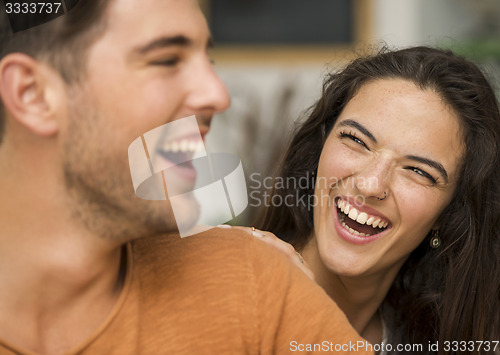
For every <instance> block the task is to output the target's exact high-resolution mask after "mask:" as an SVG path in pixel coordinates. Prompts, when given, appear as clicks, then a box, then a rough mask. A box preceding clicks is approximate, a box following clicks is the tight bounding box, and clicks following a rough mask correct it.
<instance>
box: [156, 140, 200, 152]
mask: <svg viewBox="0 0 500 355" xmlns="http://www.w3.org/2000/svg"><path fill="white" fill-rule="evenodd" d="M162 149H163V150H164V151H171V152H174V153H176V152H179V151H180V152H198V151H202V150H204V149H205V147H204V145H203V142H202V141H193V140H189V139H183V140H181V141H173V142H167V143H166V144H164V145H163V147H162Z"/></svg>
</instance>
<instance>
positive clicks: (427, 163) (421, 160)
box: [406, 155, 448, 182]
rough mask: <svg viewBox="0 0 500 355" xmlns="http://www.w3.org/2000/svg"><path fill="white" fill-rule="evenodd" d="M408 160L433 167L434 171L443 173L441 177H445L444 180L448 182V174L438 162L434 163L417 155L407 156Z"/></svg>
mask: <svg viewBox="0 0 500 355" xmlns="http://www.w3.org/2000/svg"><path fill="white" fill-rule="evenodd" d="M406 158H407V159H410V160H415V161H418V162H419V163H422V164H425V165H429V166H430V167H433V168H434V169H436V170H437V171H439V172H440V173H441V175H442V176H443V178H444V180H445V181H446V182H448V173H447V172H446V169H445V168H444V166H443V165H442V164H441V163H438V162H437V161H434V160H431V159H427V158H422V157H417V156H415V155H407V156H406Z"/></svg>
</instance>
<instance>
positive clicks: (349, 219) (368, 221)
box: [336, 198, 390, 237]
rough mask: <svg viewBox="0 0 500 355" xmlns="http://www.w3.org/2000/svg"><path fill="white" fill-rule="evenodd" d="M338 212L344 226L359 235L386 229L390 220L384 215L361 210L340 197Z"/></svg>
mask: <svg viewBox="0 0 500 355" xmlns="http://www.w3.org/2000/svg"><path fill="white" fill-rule="evenodd" d="M336 205H337V214H338V217H339V221H340V224H341V225H342V227H343V228H345V229H346V230H347V231H349V232H350V233H351V234H354V235H356V236H359V237H370V236H373V235H376V234H379V233H382V232H383V231H385V230H386V229H387V228H388V227H389V226H390V222H389V221H388V220H386V219H384V218H382V217H379V216H374V215H371V214H368V213H366V212H361V211H359V210H358V209H356V207H354V206H353V205H351V204H350V203H349V202H347V201H345V200H343V199H341V198H339V199H338V200H337V202H336Z"/></svg>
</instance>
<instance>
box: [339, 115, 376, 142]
mask: <svg viewBox="0 0 500 355" xmlns="http://www.w3.org/2000/svg"><path fill="white" fill-rule="evenodd" d="M344 126H347V127H353V128H356V129H357V130H359V131H360V132H361V133H363V134H364V135H365V136H367V137H368V138H370V140H372V141H373V143H377V140H376V139H375V137H374V136H373V134H371V133H370V131H369V130H368V129H367V128H366V127H365V126H363V125H362V124H361V123H359V122H356V121H354V120H344V121H342V122H340V123H339V127H344Z"/></svg>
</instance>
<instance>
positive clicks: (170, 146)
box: [158, 138, 205, 164]
mask: <svg viewBox="0 0 500 355" xmlns="http://www.w3.org/2000/svg"><path fill="white" fill-rule="evenodd" d="M204 149H205V146H204V145H203V141H202V140H192V139H186V138H185V139H181V140H174V141H169V142H165V143H164V144H163V145H162V147H160V148H159V149H158V154H159V155H160V156H162V157H163V158H165V159H167V160H169V161H171V162H173V163H175V164H181V163H184V162H186V161H189V160H191V159H192V157H193V154H194V153H196V152H199V151H203V150H204Z"/></svg>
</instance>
